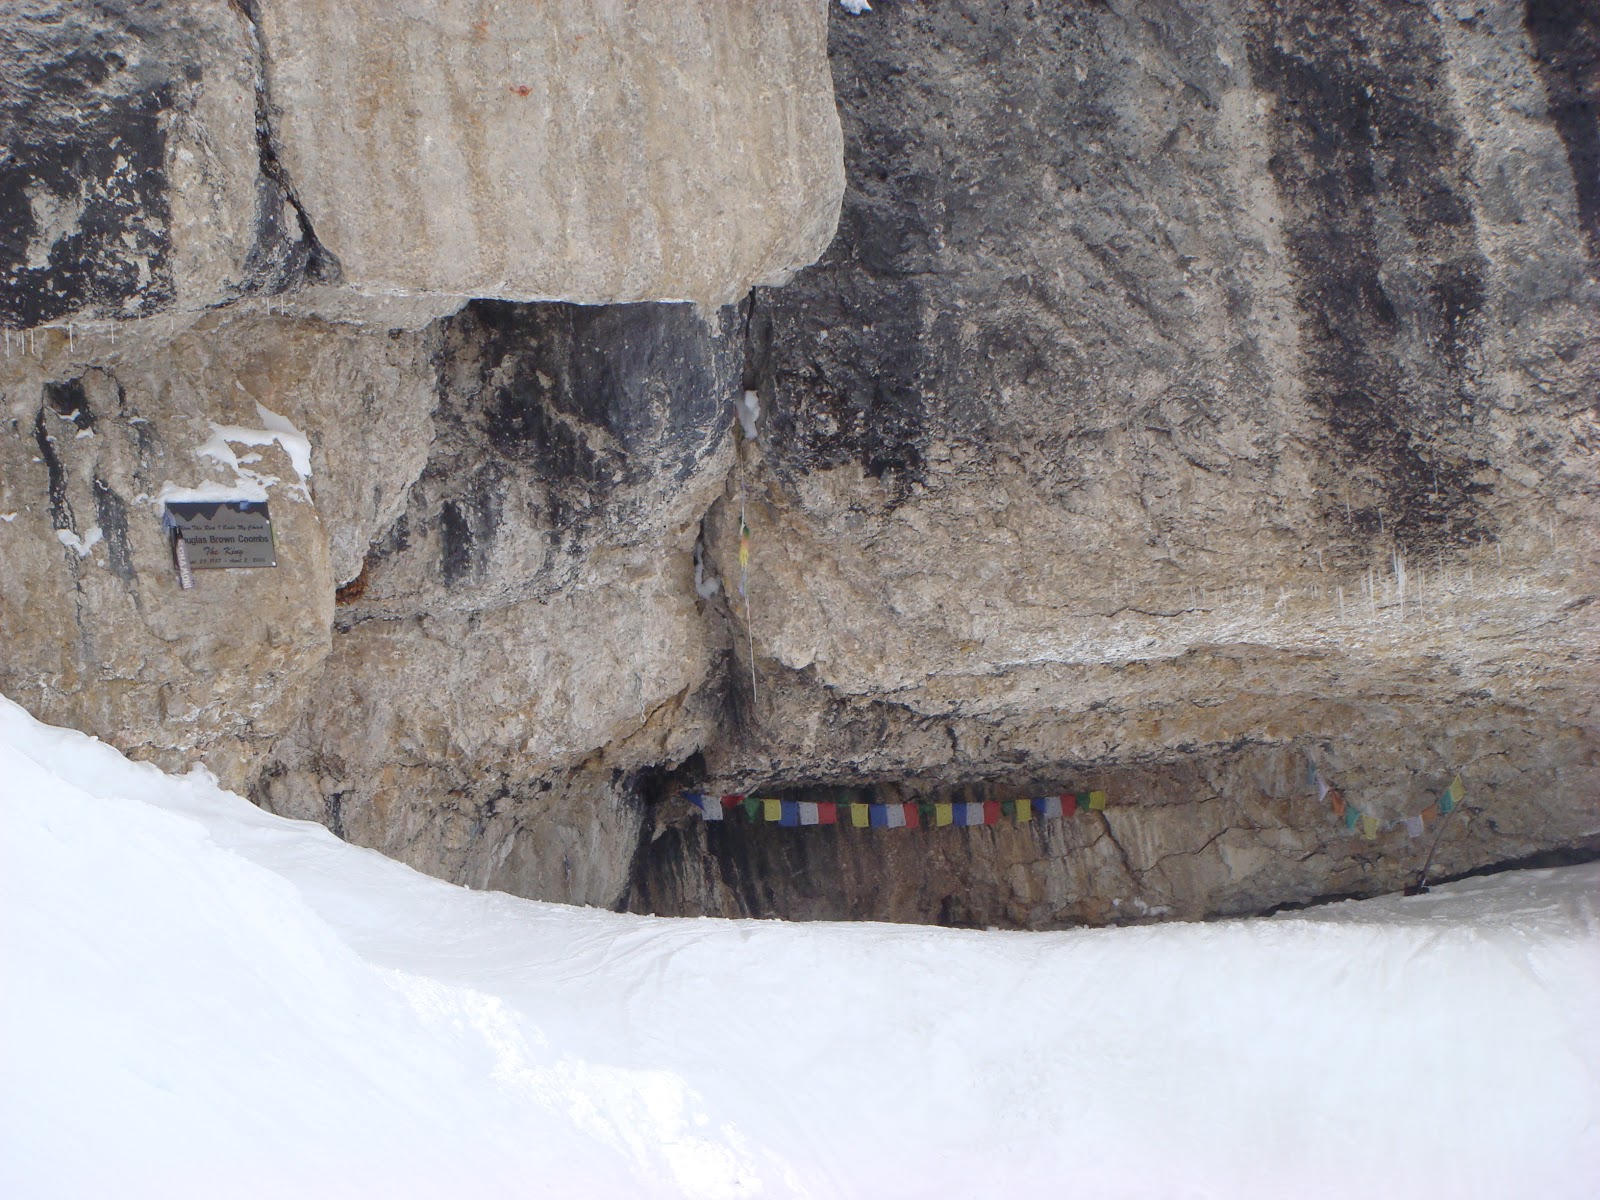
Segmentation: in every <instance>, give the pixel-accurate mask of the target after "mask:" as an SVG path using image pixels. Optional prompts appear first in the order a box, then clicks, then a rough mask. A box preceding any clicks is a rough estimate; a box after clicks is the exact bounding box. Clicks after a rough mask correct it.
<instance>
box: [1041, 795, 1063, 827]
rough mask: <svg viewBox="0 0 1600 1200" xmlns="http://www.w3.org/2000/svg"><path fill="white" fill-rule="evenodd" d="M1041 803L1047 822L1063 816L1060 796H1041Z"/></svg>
mask: <svg viewBox="0 0 1600 1200" xmlns="http://www.w3.org/2000/svg"><path fill="white" fill-rule="evenodd" d="M1040 802H1041V803H1043V805H1044V819H1045V820H1046V821H1054V820H1057V819H1058V818H1059V817H1060V816H1061V797H1060V796H1041V797H1040Z"/></svg>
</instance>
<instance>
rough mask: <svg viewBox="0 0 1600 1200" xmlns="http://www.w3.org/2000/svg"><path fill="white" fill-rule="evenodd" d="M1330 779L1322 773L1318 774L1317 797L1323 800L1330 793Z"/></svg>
mask: <svg viewBox="0 0 1600 1200" xmlns="http://www.w3.org/2000/svg"><path fill="white" fill-rule="evenodd" d="M1328 790H1329V789H1328V781H1327V780H1326V779H1324V778H1323V777H1322V776H1321V775H1318V776H1317V799H1318V800H1321V799H1322V798H1323V797H1324V796H1326V795H1327V794H1328Z"/></svg>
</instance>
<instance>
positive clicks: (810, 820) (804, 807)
mask: <svg viewBox="0 0 1600 1200" xmlns="http://www.w3.org/2000/svg"><path fill="white" fill-rule="evenodd" d="M800 824H802V825H815V824H817V805H816V801H814V800H802V801H800Z"/></svg>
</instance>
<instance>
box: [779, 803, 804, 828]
mask: <svg viewBox="0 0 1600 1200" xmlns="http://www.w3.org/2000/svg"><path fill="white" fill-rule="evenodd" d="M778 824H779V825H798V824H800V801H798V800H785V801H784V802H783V809H782V811H781V813H780V814H779V816H778Z"/></svg>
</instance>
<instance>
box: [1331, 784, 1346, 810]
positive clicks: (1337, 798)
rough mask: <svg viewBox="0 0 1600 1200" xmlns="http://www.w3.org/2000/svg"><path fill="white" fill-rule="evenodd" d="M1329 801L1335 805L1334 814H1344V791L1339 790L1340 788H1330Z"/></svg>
mask: <svg viewBox="0 0 1600 1200" xmlns="http://www.w3.org/2000/svg"><path fill="white" fill-rule="evenodd" d="M1328 803H1329V804H1331V805H1333V815H1334V816H1336V817H1342V816H1344V793H1342V792H1341V791H1339V789H1338V788H1329V789H1328Z"/></svg>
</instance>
